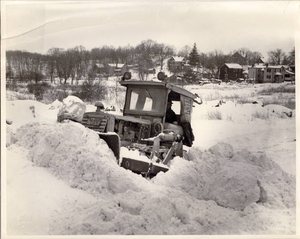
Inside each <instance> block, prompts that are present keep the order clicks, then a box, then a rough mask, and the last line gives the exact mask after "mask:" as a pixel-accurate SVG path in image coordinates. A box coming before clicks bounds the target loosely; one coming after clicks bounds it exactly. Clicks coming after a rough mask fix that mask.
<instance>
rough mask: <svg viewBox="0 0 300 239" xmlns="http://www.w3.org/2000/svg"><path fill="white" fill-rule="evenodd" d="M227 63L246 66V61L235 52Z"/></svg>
mask: <svg viewBox="0 0 300 239" xmlns="http://www.w3.org/2000/svg"><path fill="white" fill-rule="evenodd" d="M229 61H230V62H231V63H236V64H239V65H246V64H247V59H246V58H245V57H243V56H242V55H241V54H240V53H238V52H236V53H234V54H233V55H232V56H231V57H230V58H229Z"/></svg>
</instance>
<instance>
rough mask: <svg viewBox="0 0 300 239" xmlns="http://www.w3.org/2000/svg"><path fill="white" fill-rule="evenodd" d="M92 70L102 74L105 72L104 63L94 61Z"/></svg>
mask: <svg viewBox="0 0 300 239" xmlns="http://www.w3.org/2000/svg"><path fill="white" fill-rule="evenodd" d="M93 72H95V73H97V74H103V73H106V70H105V66H104V64H102V63H96V64H95V65H94V66H93Z"/></svg>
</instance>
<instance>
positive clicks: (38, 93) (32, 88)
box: [27, 82, 50, 101]
mask: <svg viewBox="0 0 300 239" xmlns="http://www.w3.org/2000/svg"><path fill="white" fill-rule="evenodd" d="M49 88H50V86H49V84H48V83H46V82H42V83H35V84H28V85H27V89H28V92H29V93H30V94H34V96H35V98H36V100H38V101H41V100H42V99H43V95H44V93H45V92H46V91H47V90H48V89H49Z"/></svg>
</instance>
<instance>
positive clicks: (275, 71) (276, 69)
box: [264, 65, 285, 83]
mask: <svg viewBox="0 0 300 239" xmlns="http://www.w3.org/2000/svg"><path fill="white" fill-rule="evenodd" d="M284 76H285V67H284V66H281V65H279V66H269V65H266V68H265V71H264V83H281V82H283V81H284Z"/></svg>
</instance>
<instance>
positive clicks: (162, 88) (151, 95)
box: [120, 80, 197, 146]
mask: <svg viewBox="0 0 300 239" xmlns="http://www.w3.org/2000/svg"><path fill="white" fill-rule="evenodd" d="M120 84H121V85H122V86H125V87H127V91H126V98H125V105H124V109H123V115H124V116H131V117H136V118H140V119H145V120H149V121H150V122H151V132H150V137H154V136H156V135H157V134H159V133H161V132H167V131H170V132H171V131H173V132H174V133H178V134H182V135H183V136H184V144H185V145H187V146H192V143H193V140H194V136H193V133H192V130H191V114H192V107H193V101H194V100H195V99H196V98H197V97H196V95H194V94H192V93H191V92H189V91H187V90H185V89H183V88H180V87H178V86H176V85H174V84H170V83H167V82H165V81H160V82H158V81H131V80H122V81H120ZM168 114H171V116H169V117H168ZM172 116H173V117H172Z"/></svg>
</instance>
